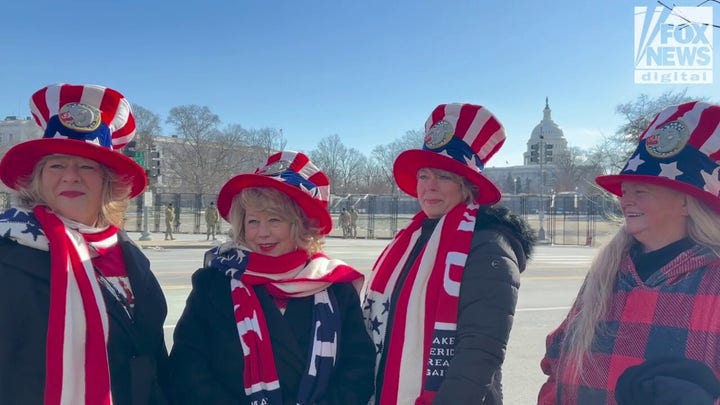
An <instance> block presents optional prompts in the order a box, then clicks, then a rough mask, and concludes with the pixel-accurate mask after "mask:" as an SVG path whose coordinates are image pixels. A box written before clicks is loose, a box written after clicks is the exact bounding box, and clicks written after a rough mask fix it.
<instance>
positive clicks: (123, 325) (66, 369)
mask: <svg viewBox="0 0 720 405" xmlns="http://www.w3.org/2000/svg"><path fill="white" fill-rule="evenodd" d="M30 108H31V111H32V115H33V118H34V119H35V121H36V122H37V124H38V125H39V126H40V127H41V128H42V129H43V130H44V135H43V138H42V139H36V140H31V141H27V142H23V143H20V144H18V145H16V146H14V147H13V148H11V149H10V150H9V151H8V152H7V154H6V155H5V156H4V157H3V159H2V161H0V178H1V179H2V181H3V183H5V184H6V185H7V186H8V187H11V188H13V189H15V190H16V191H17V192H18V194H19V195H18V199H19V201H20V202H21V204H20V205H19V206H17V207H13V208H11V209H9V210H7V211H5V212H3V213H0V235H2V236H0V331H2V332H0V333H1V334H2V339H0V403H3V404H44V405H83V404H86V405H110V404H113V405H131V404H133V405H136V404H164V403H166V400H165V396H164V394H163V392H162V390H161V387H160V382H161V381H162V380H163V378H161V376H162V375H163V373H164V370H165V369H166V364H167V350H166V348H165V342H164V339H163V322H164V320H165V315H166V313H167V308H166V304H165V299H164V297H163V293H162V290H161V289H160V286H159V285H158V282H157V280H156V279H155V277H154V276H153V274H152V272H151V271H150V264H149V262H148V260H147V258H146V257H145V256H144V255H143V254H142V252H141V251H140V250H139V249H138V248H137V246H135V245H134V244H133V242H132V241H131V240H130V239H129V238H128V236H127V235H126V234H125V233H124V232H122V231H120V230H119V228H120V227H121V226H122V220H123V216H124V213H125V209H126V208H127V206H128V202H129V199H130V198H132V197H136V196H138V195H139V194H141V193H142V192H143V191H144V189H145V187H146V185H147V179H146V177H145V172H144V170H143V168H142V167H140V166H138V165H137V164H136V163H135V162H134V161H133V160H132V159H130V158H128V157H126V156H124V155H123V154H121V153H120V152H119V151H118V149H120V148H122V147H123V146H124V145H126V144H127V143H128V142H130V140H131V139H132V138H133V136H134V133H135V121H134V118H133V115H132V111H131V108H130V104H129V102H128V101H127V100H126V99H125V98H124V97H123V96H122V95H121V94H120V93H118V92H117V91H115V90H112V89H109V88H105V87H102V86H95V85H69V84H58V85H52V86H47V87H45V88H42V89H40V90H38V91H37V92H36V93H35V94H33V96H32V98H31V101H30Z"/></svg>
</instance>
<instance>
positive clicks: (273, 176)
mask: <svg viewBox="0 0 720 405" xmlns="http://www.w3.org/2000/svg"><path fill="white" fill-rule="evenodd" d="M249 187H272V188H274V189H277V190H279V191H281V192H283V193H285V194H287V195H288V196H289V197H290V198H291V199H292V200H293V201H295V203H297V204H298V205H299V206H300V208H301V209H302V210H303V212H305V215H307V217H308V218H311V219H315V220H316V221H317V225H318V226H319V227H320V228H321V233H322V234H323V235H327V234H328V233H330V231H332V226H333V225H332V218H331V217H330V212H328V201H329V199H330V179H328V177H327V176H326V175H325V173H323V172H322V171H321V170H320V169H319V168H318V167H317V166H315V165H314V164H313V163H312V162H311V161H310V158H308V157H307V156H306V155H305V154H303V153H300V152H292V151H284V152H278V153H276V154H274V155H271V156H270V157H268V160H267V162H266V163H265V166H263V167H258V168H257V169H255V173H252V174H251V173H246V174H240V175H237V176H235V177H233V178H231V179H230V180H228V181H227V182H226V183H225V185H223V187H222V189H221V190H220V194H219V195H218V202H217V208H218V211H219V212H220V215H222V217H223V218H225V219H226V220H228V215H229V214H230V208H231V206H232V201H233V198H235V196H236V195H237V194H239V193H240V192H241V191H242V190H243V189H245V188H249Z"/></svg>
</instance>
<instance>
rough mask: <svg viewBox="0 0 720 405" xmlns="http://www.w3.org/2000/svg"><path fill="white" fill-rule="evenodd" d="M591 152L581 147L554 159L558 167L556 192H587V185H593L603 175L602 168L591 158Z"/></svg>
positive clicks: (569, 150) (560, 154) (572, 148)
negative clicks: (597, 177)
mask: <svg viewBox="0 0 720 405" xmlns="http://www.w3.org/2000/svg"><path fill="white" fill-rule="evenodd" d="M589 154H590V152H588V151H585V150H583V149H582V148H579V147H571V148H569V149H568V150H566V151H564V152H562V153H558V154H557V155H555V156H554V157H553V163H554V164H555V166H556V167H557V169H558V170H557V172H556V178H555V185H554V187H555V191H557V192H562V191H576V190H577V191H581V192H586V191H587V187H586V185H587V184H589V183H593V182H594V179H595V177H596V176H598V175H600V174H602V172H603V171H602V168H601V167H600V166H598V165H596V164H595V163H594V162H593V161H592V160H591V159H590V158H589Z"/></svg>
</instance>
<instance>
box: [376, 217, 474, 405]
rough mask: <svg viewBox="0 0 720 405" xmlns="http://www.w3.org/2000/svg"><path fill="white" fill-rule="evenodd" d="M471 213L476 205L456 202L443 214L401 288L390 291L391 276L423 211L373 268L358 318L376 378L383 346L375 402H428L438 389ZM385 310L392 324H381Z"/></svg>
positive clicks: (450, 348)
mask: <svg viewBox="0 0 720 405" xmlns="http://www.w3.org/2000/svg"><path fill="white" fill-rule="evenodd" d="M477 211H478V205H476V204H470V205H465V204H459V205H458V206H456V207H455V208H453V209H452V210H450V212H448V213H447V214H446V215H445V216H443V217H442V218H441V219H440V221H439V222H438V224H437V226H436V227H435V229H434V230H433V233H432V234H431V235H430V239H429V240H428V242H427V244H426V245H425V247H424V248H423V249H422V250H421V251H420V254H419V255H418V257H417V259H416V260H415V262H414V263H413V264H412V267H410V271H409V272H408V274H407V278H406V279H405V280H404V282H403V283H402V285H397V286H396V284H397V281H398V277H399V275H400V273H401V272H402V269H403V267H404V266H405V263H406V262H407V260H408V256H409V255H410V252H411V251H412V249H413V246H415V242H416V241H417V240H418V238H419V237H420V233H421V230H422V224H423V221H424V220H425V219H426V218H427V215H425V213H423V212H422V211H421V212H420V213H418V214H417V215H415V217H414V218H413V219H412V221H411V222H410V224H408V226H407V227H406V228H405V229H403V230H402V231H400V232H399V233H398V235H397V236H396V237H395V239H394V240H393V241H392V242H391V243H390V245H388V247H386V248H385V250H384V251H383V253H382V254H381V255H380V257H379V258H378V260H377V262H376V263H375V266H374V267H373V272H372V275H371V276H370V280H369V282H368V288H367V291H366V294H365V300H364V303H363V313H364V318H365V324H366V326H367V329H368V331H370V334H371V335H372V339H373V341H374V342H375V346H376V348H377V351H378V353H377V359H376V363H375V374H376V375H377V373H378V367H379V365H380V360H381V356H382V355H383V352H384V351H383V349H384V348H385V346H387V350H386V351H385V352H386V358H385V370H384V376H383V382H382V384H383V385H382V389H381V390H380V392H381V394H380V395H381V397H380V398H376V400H377V403H379V404H381V405H390V404H416V405H420V404H431V403H432V401H433V398H434V397H435V395H436V393H437V391H438V390H439V389H440V385H441V384H442V382H443V379H444V378H445V373H446V372H447V370H448V368H449V366H450V363H451V361H452V359H453V354H454V350H455V332H456V328H457V315H458V298H459V295H460V281H461V280H462V274H463V271H464V269H465V261H466V260H467V255H468V252H469V251H470V243H471V241H472V235H473V231H474V229H475V217H476V216H477ZM396 289H397V291H396V292H395V301H394V302H393V301H392V299H393V292H394V291H395V290H396ZM391 310H392V311H393V319H388V316H389V314H390V311H391ZM388 322H392V328H391V329H392V332H391V333H389V332H390V331H389V328H387V324H388ZM388 336H389V341H388V340H386V338H387V337H388ZM420 353H422V356H420V355H419V354H420ZM377 391H378V390H377V388H376V393H377Z"/></svg>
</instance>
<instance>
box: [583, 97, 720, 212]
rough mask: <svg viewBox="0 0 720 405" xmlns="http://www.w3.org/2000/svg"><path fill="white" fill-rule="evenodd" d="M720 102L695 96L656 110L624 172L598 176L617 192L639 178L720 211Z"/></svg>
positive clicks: (608, 187)
mask: <svg viewBox="0 0 720 405" xmlns="http://www.w3.org/2000/svg"><path fill="white" fill-rule="evenodd" d="M719 159H720V105H715V104H709V103H705V102H701V101H693V102H689V103H684V104H680V105H675V106H671V107H667V108H665V109H664V110H662V111H661V112H660V113H659V114H658V115H656V116H655V118H654V119H653V121H652V122H651V123H650V125H649V126H648V127H647V128H646V129H645V131H644V132H643V133H642V135H641V136H640V142H639V144H638V147H637V148H636V149H635V152H633V154H632V155H631V157H630V159H629V160H628V162H627V163H626V164H625V167H624V168H623V169H622V171H621V172H620V173H619V174H612V175H605V176H598V177H597V178H596V179H595V182H596V183H597V184H598V185H600V187H602V188H604V189H605V190H607V191H609V192H610V193H612V194H615V195H617V196H622V183H623V182H626V181H636V182H641V183H649V184H654V185H658V186H663V187H667V188H671V189H674V190H678V191H681V192H683V193H686V194H689V195H691V196H693V197H695V198H697V199H698V200H700V201H702V202H704V203H705V204H707V205H708V206H709V207H710V208H712V209H714V210H715V211H718V212H720V177H719V175H720V164H718V160H719Z"/></svg>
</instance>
